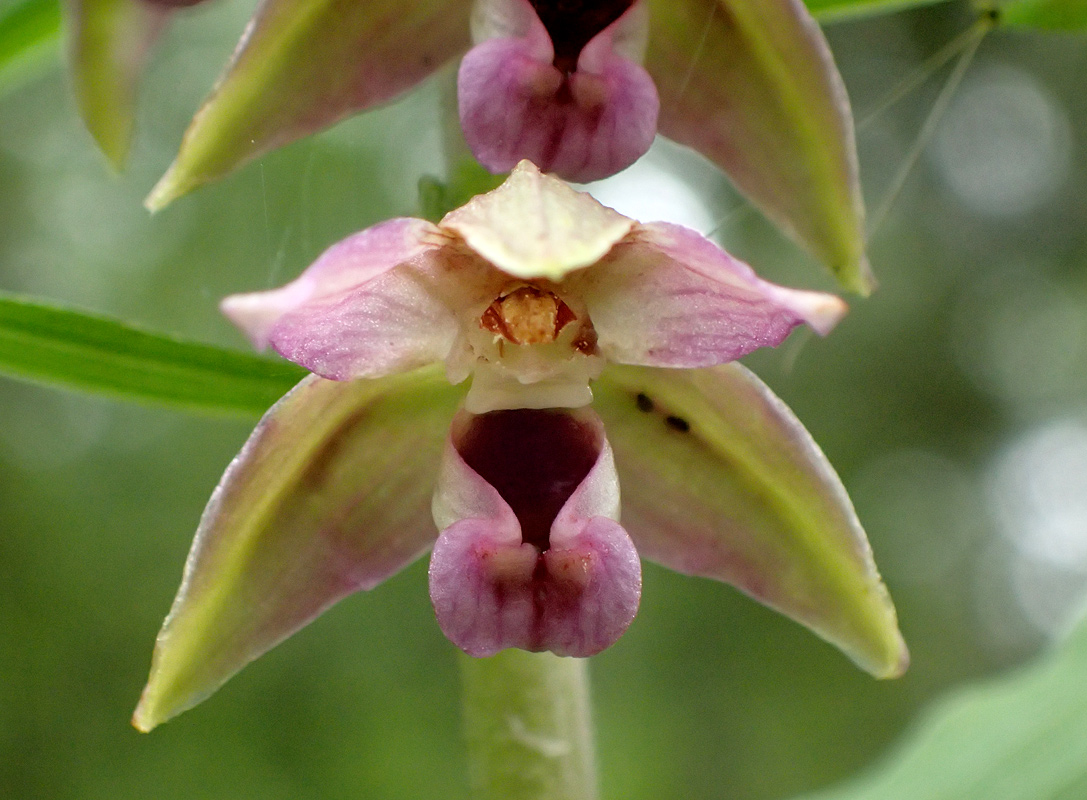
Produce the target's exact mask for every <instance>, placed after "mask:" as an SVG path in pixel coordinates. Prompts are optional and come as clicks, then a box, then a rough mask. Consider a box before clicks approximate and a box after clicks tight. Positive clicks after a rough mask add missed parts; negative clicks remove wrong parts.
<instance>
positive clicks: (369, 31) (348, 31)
mask: <svg viewBox="0 0 1087 800" xmlns="http://www.w3.org/2000/svg"><path fill="white" fill-rule="evenodd" d="M470 7H471V3H470V2H469V0H364V1H363V2H342V0H267V1H266V2H264V3H262V4H261V5H260V6H259V7H258V9H257V12H256V14H255V15H254V17H253V19H252V21H251V22H250V24H249V27H248V28H247V30H246V33H245V35H244V36H243V37H242V41H241V43H240V44H239V45H238V49H237V51H236V52H235V53H234V57H233V58H232V59H231V62H230V64H229V65H228V66H227V68H226V72H225V73H224V74H223V76H222V77H221V78H220V79H219V83H218V84H217V85H216V87H215V89H214V91H213V92H212V94H211V96H210V97H209V98H208V99H207V100H206V101H205V103H204V105H203V107H202V108H201V109H200V111H199V112H197V114H196V116H195V117H194V118H193V121H192V123H191V124H190V125H189V129H188V130H187V131H186V132H185V137H184V139H183V140H182V142H181V149H180V151H179V152H178V154H177V158H176V159H175V161H174V163H173V164H172V165H171V166H170V169H169V170H168V171H167V173H166V174H165V175H164V176H163V177H162V179H161V180H160V181H159V182H158V184H157V185H156V186H155V188H154V189H153V190H152V191H151V194H150V195H149V196H148V198H147V200H146V201H145V202H146V205H147V207H148V208H149V209H151V210H152V211H157V210H159V209H161V208H163V207H164V206H166V205H167V204H169V203H170V202H171V201H173V200H175V199H176V198H178V197H180V196H181V195H183V194H185V193H186V192H189V191H191V190H193V189H195V188H196V187H198V186H201V185H203V184H205V183H208V182H209V181H214V180H216V179H218V178H221V177H223V176H224V175H226V174H227V173H229V172H231V171H232V170H234V169H236V168H237V167H239V166H241V165H242V164H244V163H246V162H247V161H249V160H250V159H253V158H256V157H257V156H259V155H261V154H262V153H266V152H268V151H269V150H273V149H275V148H276V147H280V146H282V145H285V144H287V143H289V142H292V141H294V140H295V139H299V138H301V137H303V136H306V135H308V134H311V133H314V132H316V131H319V130H322V129H324V128H326V127H328V126H329V125H332V124H333V123H335V122H338V121H339V120H341V119H343V118H344V117H346V116H348V115H349V114H352V113H354V112H356V111H360V110H362V109H364V108H368V107H370V106H375V105H377V104H379V103H382V102H385V101H386V100H389V99H391V98H393V97H395V96H396V95H397V94H399V93H400V92H402V91H404V90H406V89H408V88H409V87H411V86H413V85H415V84H416V83H418V82H419V81H421V80H422V79H423V78H425V77H426V76H427V75H429V74H430V73H432V72H434V71H435V70H437V69H438V68H439V67H441V66H442V65H443V64H444V63H445V62H447V61H448V60H450V59H451V58H453V57H454V56H456V55H457V54H458V53H460V52H462V51H463V50H465V49H467V48H468V45H469V22H468V17H469V11H470Z"/></svg>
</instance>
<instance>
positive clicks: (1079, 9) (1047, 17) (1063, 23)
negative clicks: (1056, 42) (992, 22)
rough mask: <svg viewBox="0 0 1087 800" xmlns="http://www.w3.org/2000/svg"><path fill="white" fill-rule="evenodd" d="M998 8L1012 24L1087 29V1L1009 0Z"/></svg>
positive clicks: (1040, 27) (1004, 23)
mask: <svg viewBox="0 0 1087 800" xmlns="http://www.w3.org/2000/svg"><path fill="white" fill-rule="evenodd" d="M998 9H999V11H1000V22H1001V24H1003V25H1007V26H1009V27H1015V28H1038V29H1041V30H1051V31H1070V32H1071V31H1087V0H1006V1H1005V2H1003V3H1000V4H999V6H998Z"/></svg>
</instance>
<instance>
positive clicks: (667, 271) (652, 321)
mask: <svg viewBox="0 0 1087 800" xmlns="http://www.w3.org/2000/svg"><path fill="white" fill-rule="evenodd" d="M569 285H570V286H571V289H572V290H573V291H574V292H580V294H581V296H582V298H583V299H584V300H585V303H586V305H587V306H588V309H589V316H590V317H591V318H592V321H593V325H594V327H595V328H596V332H597V334H598V336H599V347H600V350H601V352H602V353H603V354H604V355H605V356H607V357H608V359H610V360H612V361H617V362H620V363H625V364H640V365H645V366H657V367H705V366H711V365H714V364H723V363H725V362H728V361H733V360H735V359H737V358H740V357H741V356H743V355H746V354H747V353H750V352H751V351H752V350H755V349H757V348H759V347H766V346H776V345H778V344H780V343H781V342H782V341H783V340H784V339H785V337H786V336H788V334H789V332H790V331H791V330H792V329H793V328H794V327H796V326H797V325H799V324H801V323H807V324H809V325H810V326H811V327H812V328H814V329H815V330H816V331H817V332H818V333H820V334H825V333H827V332H829V331H830V329H831V328H833V327H834V325H835V324H836V323H837V322H838V320H839V319H841V317H842V315H843V314H844V313H845V312H846V310H847V307H846V305H845V303H844V302H842V300H840V299H839V298H838V297H835V296H834V295H831V294H824V293H822V292H809V291H802V290H797V289H787V288H785V287H782V286H777V285H776V284H773V283H769V282H767V281H764V280H761V279H760V278H759V277H758V276H757V275H756V274H755V272H754V271H753V270H752V269H751V267H749V266H748V265H747V264H744V263H743V262H742V261H738V260H737V259H735V258H733V257H732V256H730V255H729V254H728V253H726V252H725V251H724V250H722V249H721V248H720V247H718V246H717V245H716V244H714V243H713V242H711V241H710V240H709V239H707V238H706V237H704V236H702V235H700V234H698V233H695V232H694V231H692V230H689V229H687V228H683V227H681V226H679V225H672V224H669V223H664V222H658V223H652V224H649V225H639V226H636V227H635V228H634V231H633V232H632V233H631V235H630V236H629V237H628V238H627V240H626V241H623V242H620V243H619V244H618V245H616V246H615V247H614V248H613V249H612V250H611V252H610V253H609V254H608V255H607V256H605V257H604V259H603V260H602V261H600V262H599V263H598V264H596V265H595V266H593V267H592V268H591V269H588V270H585V271H583V272H581V273H576V274H574V275H572V276H571V277H570V279H569Z"/></svg>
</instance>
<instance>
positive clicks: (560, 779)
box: [460, 650, 597, 800]
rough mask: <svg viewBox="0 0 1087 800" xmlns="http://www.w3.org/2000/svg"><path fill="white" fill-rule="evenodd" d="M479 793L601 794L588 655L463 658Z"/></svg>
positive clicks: (592, 798) (490, 799) (528, 798)
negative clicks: (590, 701)
mask: <svg viewBox="0 0 1087 800" xmlns="http://www.w3.org/2000/svg"><path fill="white" fill-rule="evenodd" d="M460 665H461V679H462V684H463V687H464V722H465V733H466V736H467V743H468V764H469V780H470V782H471V788H472V794H471V796H472V798H473V800H596V797H597V792H596V767H595V756H594V753H593V743H592V725H591V721H590V711H589V676H588V668H587V665H586V662H585V661H584V660H583V659H577V658H560V657H558V656H554V655H552V654H551V653H527V652H525V651H523V650H504V651H502V652H501V653H499V654H498V655H496V656H493V657H492V658H471V657H470V656H464V655H462V656H461V658H460Z"/></svg>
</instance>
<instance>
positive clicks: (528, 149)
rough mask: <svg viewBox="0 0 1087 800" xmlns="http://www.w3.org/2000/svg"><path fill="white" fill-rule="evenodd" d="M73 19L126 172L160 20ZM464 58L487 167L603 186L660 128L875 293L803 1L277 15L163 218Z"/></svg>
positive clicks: (101, 115)
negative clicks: (139, 79) (519, 165)
mask: <svg viewBox="0 0 1087 800" xmlns="http://www.w3.org/2000/svg"><path fill="white" fill-rule="evenodd" d="M67 5H68V7H69V10H70V12H71V15H72V17H73V19H72V22H71V24H70V25H69V29H70V32H71V48H72V53H73V55H72V58H71V60H70V61H71V64H72V69H73V73H74V80H73V83H74V85H75V87H76V91H77V95H78V96H79V99H80V106H81V109H82V111H83V113H84V117H85V119H86V120H87V123H88V126H89V127H90V128H91V130H92V132H94V133H95V136H96V138H97V139H98V140H99V142H100V143H101V144H102V146H103V149H105V150H106V151H107V153H108V154H110V156H111V157H112V158H113V159H114V160H115V161H119V160H120V159H121V158H123V156H124V152H125V148H126V147H127V142H128V135H129V131H130V128H131V120H132V104H133V103H134V100H135V91H134V87H135V78H136V74H137V72H138V71H139V69H140V68H141V65H142V63H143V60H144V56H145V53H146V51H147V48H148V46H149V44H150V42H151V40H152V39H153V38H154V36H155V35H156V33H157V32H158V30H159V29H160V28H161V25H162V21H163V19H162V11H161V6H157V7H156V6H155V5H154V4H152V3H150V2H148V0H68V3H67ZM465 53H467V55H465ZM461 56H464V60H463V62H462V63H461V67H460V75H459V106H460V115H461V118H462V123H463V128H464V132H465V134H466V138H467V140H468V142H469V143H470V145H471V148H472V150H473V151H474V152H475V154H476V156H477V157H478V158H479V159H480V161H481V162H482V163H483V164H485V165H486V166H488V167H489V168H491V169H492V170H500V171H504V170H507V169H510V168H511V167H513V165H514V164H515V163H516V162H517V161H518V160H520V159H522V158H528V159H531V160H533V161H535V162H536V163H537V164H538V165H540V166H541V168H543V169H544V170H545V171H555V172H556V173H558V174H560V175H562V176H563V177H566V178H568V179H576V180H581V181H586V180H590V179H594V178H599V177H602V176H604V175H608V174H611V173H613V172H615V171H617V170H619V169H622V168H623V167H625V166H627V165H628V164H630V163H631V162H632V161H634V159H636V158H637V157H638V156H639V155H641V153H643V152H645V150H646V148H648V147H649V144H650V142H651V141H652V139H653V136H654V133H655V132H657V131H658V130H659V131H660V133H662V134H663V135H665V136H667V137H669V138H671V139H673V140H675V141H677V142H680V143H681V144H685V145H688V146H690V147H693V148H694V149H696V150H697V151H699V152H700V153H702V154H703V155H704V156H706V157H707V158H709V159H710V160H711V161H713V162H715V163H716V164H717V165H718V166H720V167H721V168H722V169H724V170H725V171H726V172H727V173H728V174H729V176H730V177H731V178H732V180H733V181H734V182H735V183H736V185H737V187H738V188H739V189H740V190H741V191H742V192H743V193H744V194H746V195H747V196H748V197H749V198H750V199H751V200H752V201H753V202H754V203H755V204H756V205H758V206H759V207H760V208H761V209H762V210H763V211H764V212H765V213H766V214H767V215H768V216H769V217H770V218H771V219H772V220H773V221H774V222H775V223H776V224H777V225H779V226H780V227H781V228H782V229H783V230H785V231H786V232H787V233H789V234H790V235H792V236H794V237H795V238H796V239H797V240H798V241H800V242H801V243H802V244H804V245H805V246H807V247H808V248H809V249H810V250H811V251H812V252H813V253H814V254H815V255H816V256H817V257H818V258H820V259H821V260H822V261H824V262H825V263H826V264H828V265H829V266H830V267H831V268H832V269H834V271H835V272H836V273H837V274H838V276H839V278H840V279H841V280H842V282H843V284H844V285H846V286H847V287H848V288H851V289H856V290H860V291H865V290H867V289H870V288H871V285H872V284H871V276H870V274H869V270H868V266H867V262H866V261H865V257H864V236H863V230H864V225H863V208H862V203H861V194H860V186H859V182H858V179H857V163H856V148H855V144H854V140H853V130H852V119H851V115H850V110H849V102H848V98H847V97H846V94H845V90H844V88H843V86H842V82H841V79H840V77H839V75H838V72H837V70H836V68H835V66H834V62H833V59H832V57H831V54H830V50H829V48H828V47H827V44H826V41H825V40H824V38H823V36H822V33H821V32H820V30H819V28H818V26H817V25H816V24H815V22H814V21H813V20H812V18H811V16H810V14H809V13H808V11H807V9H806V8H805V6H804V4H803V3H802V2H801V0H596V1H595V2H590V0H474V2H473V0H367V2H356V3H346V4H345V3H341V2H338V1H337V0H265V2H262V3H261V4H260V5H259V6H258V8H257V10H256V12H255V15H254V17H253V19H252V21H251V23H250V25H249V26H248V27H247V29H246V32H245V34H244V36H243V38H242V41H241V42H240V43H239V45H238V48H237V50H236V51H235V53H234V56H233V58H232V60H231V63H230V64H229V66H228V67H227V69H226V72H225V74H224V75H223V76H222V78H221V79H220V80H219V82H218V83H217V85H216V87H215V90H214V91H213V92H212V94H211V95H210V96H209V98H208V99H207V101H206V102H205V104H204V106H203V108H201V110H200V111H199V113H198V114H197V115H196V116H195V117H194V118H193V121H192V124H191V125H190V127H189V130H188V131H187V132H186V133H185V137H184V139H183V141H182V145H181V149H180V151H179V153H178V156H177V159H176V161H175V162H174V164H173V166H172V167H171V168H170V170H169V171H168V172H167V174H166V175H165V176H164V177H163V178H162V180H161V181H160V182H159V184H158V185H157V186H156V187H155V189H154V190H153V192H152V193H151V195H150V196H149V197H148V201H147V202H148V206H149V207H151V208H152V209H157V208H161V207H163V206H165V205H166V204H167V203H169V202H170V201H171V200H173V199H174V198H176V197H178V196H180V195H181V194H184V193H185V192H188V191H190V190H191V189H193V188H195V187H197V186H200V185H201V184H203V183H206V182H208V181H211V180H215V179H217V178H220V177H222V176H223V175H225V174H227V173H228V172H230V171H231V170H233V169H235V168H236V167H238V166H240V165H241V164H242V163H244V162H246V161H248V160H250V159H252V158H255V157H256V156H259V155H261V154H262V153H265V152H268V151H269V150H271V149H274V148H276V147H279V146H281V145H283V144H286V143H288V142H290V141H293V140H295V139H297V138H299V137H301V136H305V135H308V134H310V133H313V132H315V131H319V130H322V129H324V128H326V127H328V126H330V125H332V124H334V123H336V122H338V121H339V120H341V119H343V118H344V117H346V116H348V115H350V114H353V113H355V112H357V111H360V110H363V109H367V108H372V107H374V106H377V105H379V104H381V103H384V102H387V101H389V100H391V99H393V98H394V97H396V96H398V95H399V94H401V93H403V92H404V91H406V90H407V89H409V88H411V87H412V86H415V85H416V84H418V83H419V82H420V81H422V80H423V79H424V78H426V77H427V76H429V75H430V74H432V73H433V72H435V71H436V70H438V69H439V68H440V67H442V65H443V64H446V63H449V62H450V61H452V60H454V59H456V58H459V57H461Z"/></svg>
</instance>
